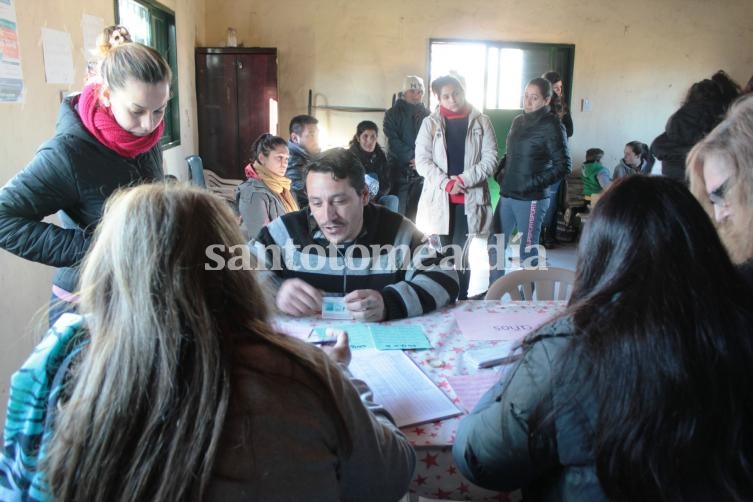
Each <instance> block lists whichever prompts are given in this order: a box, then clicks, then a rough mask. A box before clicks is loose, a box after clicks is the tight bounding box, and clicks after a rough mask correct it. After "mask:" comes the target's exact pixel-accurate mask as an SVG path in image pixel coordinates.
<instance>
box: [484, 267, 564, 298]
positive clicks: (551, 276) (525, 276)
mask: <svg viewBox="0 0 753 502" xmlns="http://www.w3.org/2000/svg"><path fill="white" fill-rule="evenodd" d="M574 282H575V272H573V271H572V270H567V269H564V268H554V267H550V268H548V269H546V270H543V269H541V270H538V269H534V270H525V269H524V270H515V271H513V272H509V273H507V274H505V275H504V276H503V277H500V278H499V279H497V280H496V281H494V283H492V285H491V286H490V287H489V291H487V292H486V296H485V297H484V299H485V300H501V299H502V298H503V297H504V296H505V294H509V295H510V300H511V301H517V300H527V301H530V300H567V299H569V298H570V294H571V293H572V292H573V283H574Z"/></svg>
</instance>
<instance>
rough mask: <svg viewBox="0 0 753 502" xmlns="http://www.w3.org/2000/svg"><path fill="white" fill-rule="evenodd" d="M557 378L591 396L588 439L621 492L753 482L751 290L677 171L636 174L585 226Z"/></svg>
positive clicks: (639, 496) (647, 494) (610, 483)
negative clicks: (570, 325) (568, 335)
mask: <svg viewBox="0 0 753 502" xmlns="http://www.w3.org/2000/svg"><path fill="white" fill-rule="evenodd" d="M578 254H579V256H578V261H577V271H576V279H575V285H574V289H573V294H572V297H571V299H570V303H569V306H568V309H567V311H568V314H570V315H571V316H572V318H573V321H574V325H575V332H576V336H574V337H573V339H572V340H573V341H572V343H571V345H570V346H569V349H568V350H567V351H566V352H565V353H564V355H563V359H562V361H563V365H562V367H561V372H560V374H559V378H560V379H561V381H562V382H563V383H564V382H572V381H574V379H575V380H576V381H577V382H578V385H577V387H578V390H577V391H576V393H577V395H578V396H579V399H578V398H576V399H575V400H574V401H579V400H581V399H590V400H595V402H596V409H597V412H596V420H595V424H594V436H593V442H592V448H593V453H594V457H595V460H596V471H597V474H598V477H599V481H600V483H601V486H602V488H603V489H604V491H605V493H606V494H607V495H608V496H609V497H610V498H614V499H618V500H660V499H661V500H667V499H676V500H683V499H686V498H693V497H692V496H693V495H695V496H696V497H697V496H698V495H699V494H711V493H713V494H714V496H718V497H719V498H720V499H727V500H731V499H742V498H744V497H747V496H750V494H751V490H753V463H752V462H753V451H752V449H753V437H752V435H751V430H753V426H752V425H751V424H753V398H751V396H753V385H752V383H751V382H752V377H751V371H750V368H751V364H753V346H752V343H751V340H753V337H751V327H752V326H753V309H751V307H750V298H751V292H750V290H749V289H748V288H747V286H746V284H745V283H744V282H743V281H742V279H741V278H740V277H739V276H738V274H737V272H736V269H735V268H734V266H733V265H732V263H731V262H730V260H729V258H728V256H727V253H726V251H725V250H724V247H723V246H722V244H721V242H720V241H719V238H718V236H717V234H716V231H715V229H714V227H713V225H712V223H711V221H710V220H709V218H708V216H707V215H706V213H705V212H704V211H703V209H702V208H701V206H700V205H699V204H698V202H697V201H696V200H695V199H694V198H693V196H692V195H691V194H690V192H689V191H688V190H687V189H686V188H685V187H684V186H682V185H681V184H680V183H679V182H676V181H674V180H671V179H669V178H664V177H649V176H640V175H636V176H630V177H626V178H622V179H620V180H619V181H616V182H615V183H614V185H613V186H611V187H610V189H609V190H607V191H606V192H605V193H604V196H603V197H602V198H601V200H600V201H599V203H598V204H597V205H596V207H595V210H594V212H593V213H592V215H591V216H590V218H589V221H588V224H587V226H586V228H585V230H584V233H583V235H582V237H581V241H580V246H579V253H578Z"/></svg>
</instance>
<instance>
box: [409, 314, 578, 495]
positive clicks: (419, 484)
mask: <svg viewBox="0 0 753 502" xmlns="http://www.w3.org/2000/svg"><path fill="white" fill-rule="evenodd" d="M563 308H564V302H554V301H550V302H508V303H501V302H499V301H466V302H459V303H457V304H456V305H454V306H450V307H446V308H444V309H441V310H438V311H436V312H433V313H431V314H428V315H425V316H421V317H416V318H413V319H405V320H402V321H399V322H400V323H406V324H415V323H418V324H420V325H421V326H423V328H424V331H425V332H426V335H427V336H428V337H429V340H430V341H431V343H432V346H433V347H434V348H433V349H431V350H407V351H405V352H406V354H408V356H409V357H410V358H411V359H413V361H415V362H416V364H418V365H419V367H420V368H421V369H422V370H423V371H424V372H425V373H426V374H427V375H429V377H431V379H432V380H433V381H434V383H436V384H437V385H438V386H439V387H440V388H441V389H442V390H443V391H444V392H445V393H446V394H447V395H448V396H449V397H450V398H451V399H453V401H454V402H455V404H457V405H458V407H459V408H461V409H463V405H462V403H461V402H460V400H459V398H458V396H457V395H456V394H455V392H454V391H453V390H452V387H451V386H450V384H449V382H448V380H447V379H448V377H451V376H453V375H468V374H475V373H478V372H479V371H497V370H496V369H494V368H490V369H482V370H479V369H477V368H476V367H475V365H474V364H472V362H471V361H469V360H468V358H467V357H466V355H465V354H466V352H467V351H468V350H470V349H477V348H484V347H492V346H494V345H496V344H497V343H500V342H494V341H476V340H469V339H468V338H466V337H465V336H464V335H463V334H462V333H461V331H460V328H459V326H458V323H457V322H456V320H455V315H454V313H455V312H458V311H465V312H473V313H474V314H478V315H479V316H483V315H484V314H485V313H505V312H522V311H526V312H531V311H535V312H538V313H541V314H550V315H554V314H556V313H557V312H558V311H560V310H562V309H563ZM461 418H462V415H461V416H458V417H454V418H449V419H445V420H442V421H440V422H434V423H429V424H422V425H418V426H412V427H407V428H404V429H403V432H404V433H405V435H406V436H407V437H408V439H410V441H411V442H412V443H413V445H414V446H415V448H416V453H417V455H418V464H417V466H416V474H415V476H414V477H413V482H412V483H411V488H410V491H411V493H415V494H417V495H420V496H423V497H428V498H433V499H440V500H445V499H446V500H479V501H481V500H495V501H507V500H516V499H519V498H520V496H519V493H511V494H506V493H499V492H493V491H489V490H485V489H483V488H481V487H478V486H476V485H474V484H472V483H470V482H469V481H468V480H466V479H465V478H464V477H463V475H462V474H460V472H459V471H458V469H457V467H456V466H455V464H454V463H453V461H452V443H453V442H454V440H455V433H456V431H457V427H458V423H459V422H460V419H461Z"/></svg>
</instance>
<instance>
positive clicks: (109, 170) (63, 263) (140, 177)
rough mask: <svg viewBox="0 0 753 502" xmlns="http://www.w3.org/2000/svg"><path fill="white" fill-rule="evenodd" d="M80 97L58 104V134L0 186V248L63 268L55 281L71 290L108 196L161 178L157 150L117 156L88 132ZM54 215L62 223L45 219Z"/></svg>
mask: <svg viewBox="0 0 753 502" xmlns="http://www.w3.org/2000/svg"><path fill="white" fill-rule="evenodd" d="M78 98H79V96H78V95H77V96H72V97H68V98H66V99H65V100H64V101H63V103H62V105H61V106H60V113H59V114H58V121H57V126H56V132H55V136H54V137H53V138H52V139H50V140H49V141H47V142H46V143H44V144H43V145H42V146H40V147H39V149H38V150H37V152H36V154H35V155H34V158H33V159H32V160H31V162H30V163H29V164H28V165H27V166H26V167H25V168H24V169H23V170H22V171H21V172H20V173H18V174H17V175H16V176H14V177H13V178H12V179H11V180H10V181H9V182H8V183H7V184H6V185H5V186H4V187H3V188H2V189H0V247H2V248H4V249H5V250H7V251H9V252H11V253H13V254H16V255H18V256H20V257H22V258H26V259H27V260H32V261H36V262H39V263H43V264H45V265H49V266H52V267H60V268H59V270H58V271H57V273H56V274H55V277H54V279H53V283H54V284H55V285H56V286H58V287H60V288H62V289H64V290H66V291H70V292H72V291H75V289H76V287H77V283H78V269H77V268H76V267H77V265H78V264H79V262H80V260H81V258H83V256H84V254H85V253H86V251H87V249H88V248H89V245H90V243H91V238H92V233H93V232H94V229H95V228H96V226H97V224H98V223H99V220H100V218H101V217H102V211H103V209H104V204H105V201H106V200H107V198H108V197H109V196H110V195H111V194H112V193H113V192H114V191H115V190H117V189H118V188H120V187H125V186H130V185H136V184H140V183H148V182H151V181H154V180H161V179H162V151H161V149H160V147H159V145H155V146H154V147H153V148H152V149H151V150H149V151H148V152H146V153H143V154H141V155H138V156H137V157H136V158H135V159H127V158H125V157H122V156H121V155H119V154H117V153H115V152H114V151H113V150H110V149H109V148H107V147H105V146H104V145H103V144H102V143H100V142H99V141H98V140H97V139H96V138H95V137H94V136H92V135H91V134H90V133H89V132H88V131H87V130H86V128H85V127H84V125H83V123H82V122H81V119H80V118H79V115H78V112H77V104H78ZM58 211H60V220H61V222H62V226H57V225H55V224H52V223H45V222H43V221H42V219H44V218H45V217H47V216H50V215H52V214H55V213H56V212H58Z"/></svg>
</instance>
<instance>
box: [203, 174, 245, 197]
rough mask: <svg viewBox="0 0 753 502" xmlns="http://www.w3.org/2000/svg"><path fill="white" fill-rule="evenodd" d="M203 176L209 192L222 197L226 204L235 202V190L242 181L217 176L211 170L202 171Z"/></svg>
mask: <svg viewBox="0 0 753 502" xmlns="http://www.w3.org/2000/svg"><path fill="white" fill-rule="evenodd" d="M204 176H206V187H207V188H208V189H209V191H211V192H212V193H214V194H215V195H218V196H220V197H222V198H223V199H225V200H226V201H228V202H233V203H234V202H235V190H236V188H237V187H238V185H240V184H241V183H242V181H243V180H235V179H228V178H223V177H221V176H217V174H215V172H214V171H212V170H211V169H207V170H206V171H204Z"/></svg>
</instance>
